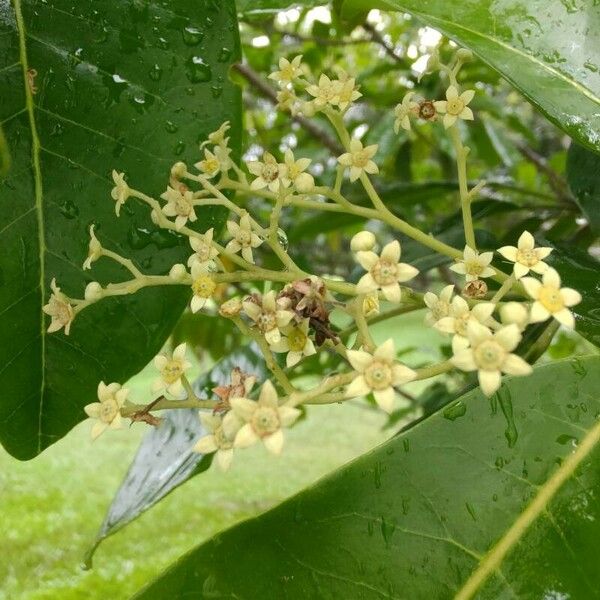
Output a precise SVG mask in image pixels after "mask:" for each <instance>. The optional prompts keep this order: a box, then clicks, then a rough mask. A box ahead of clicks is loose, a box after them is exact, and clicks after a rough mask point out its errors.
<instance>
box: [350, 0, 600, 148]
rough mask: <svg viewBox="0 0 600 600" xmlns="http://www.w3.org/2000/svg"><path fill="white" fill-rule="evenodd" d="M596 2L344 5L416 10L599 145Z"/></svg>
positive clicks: (575, 133) (363, 1) (599, 22)
mask: <svg viewBox="0 0 600 600" xmlns="http://www.w3.org/2000/svg"><path fill="white" fill-rule="evenodd" d="M594 4H595V3H594V2H586V1H583V2H571V1H568V2H567V1H565V2H548V1H547V0H533V1H532V0H513V1H511V2H498V1H497V0H462V1H461V2H449V1H448V0H429V1H428V2H423V1H422V0H377V1H375V2H373V1H371V0H369V1H368V2H367V0H346V3H345V4H344V10H345V12H346V14H348V15H352V14H353V13H354V12H357V11H360V10H364V9H365V8H380V9H384V10H385V9H387V10H398V11H402V12H410V13H412V14H413V15H414V16H415V17H418V18H419V19H420V20H422V21H423V22H425V23H427V24H428V25H430V26H431V27H435V28H436V29H438V30H439V31H441V32H443V33H444V34H446V35H447V36H448V37H450V38H452V39H453V40H455V41H456V42H458V43H459V44H461V45H463V46H466V47H467V48H470V49H471V50H472V51H473V52H475V53H476V54H477V55H478V56H479V57H480V58H481V59H482V60H484V61H485V62H486V63H488V64H489V65H490V66H491V67H493V68H494V69H496V70H497V71H498V72H500V73H501V74H502V75H503V77H505V78H506V79H507V80H508V81H509V82H510V83H511V84H513V85H514V86H515V87H516V88H517V89H518V90H519V91H520V92H521V93H522V94H523V95H524V96H525V97H526V98H527V99H528V100H529V101H530V102H532V103H533V104H534V106H536V107H537V108H538V109H539V110H540V111H541V112H542V113H543V114H544V115H546V117H548V119H550V121H552V122H553V123H555V124H556V125H558V127H560V128H561V129H563V130H564V131H565V132H566V133H568V134H569V135H570V136H571V137H573V138H575V139H577V140H578V141H579V142H581V143H582V144H584V145H585V146H588V147H589V148H592V149H596V150H600V135H599V133H598V132H599V130H600V72H599V70H598V65H599V64H600V46H599V45H598V44H594V43H584V40H586V39H590V36H593V35H594V34H593V32H595V31H598V30H599V29H600V11H598V7H597V6H595V5H594ZM575 40H580V42H575Z"/></svg>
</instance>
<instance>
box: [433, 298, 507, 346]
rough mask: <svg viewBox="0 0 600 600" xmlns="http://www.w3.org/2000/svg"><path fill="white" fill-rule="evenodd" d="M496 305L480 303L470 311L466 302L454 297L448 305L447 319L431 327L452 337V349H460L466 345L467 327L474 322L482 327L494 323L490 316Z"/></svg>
mask: <svg viewBox="0 0 600 600" xmlns="http://www.w3.org/2000/svg"><path fill="white" fill-rule="evenodd" d="M495 308H496V305H495V304H494V303H493V302H480V303H479V304H476V305H475V306H474V307H473V308H472V309H470V308H469V305H468V303H467V301H466V300H465V299H464V298H461V297H460V296H454V298H453V299H452V302H451V303H450V311H449V314H448V316H447V317H442V318H441V319H439V320H438V321H437V322H436V323H434V324H433V326H434V327H435V328H436V329H437V330H438V331H441V332H442V333H449V334H451V335H453V336H454V338H453V339H452V348H461V347H465V346H466V345H467V342H468V339H467V326H468V324H469V323H470V322H472V321H475V322H476V323H480V324H482V325H485V326H486V327H487V326H490V325H492V324H493V323H494V319H493V318H492V314H493V312H494V309H495Z"/></svg>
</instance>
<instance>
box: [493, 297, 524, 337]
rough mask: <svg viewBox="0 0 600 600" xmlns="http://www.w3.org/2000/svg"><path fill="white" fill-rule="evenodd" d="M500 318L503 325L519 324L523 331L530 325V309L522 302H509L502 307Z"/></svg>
mask: <svg viewBox="0 0 600 600" xmlns="http://www.w3.org/2000/svg"><path fill="white" fill-rule="evenodd" d="M500 320H501V321H502V324H503V325H513V324H514V325H517V327H518V328H519V329H520V330H521V331H523V330H524V329H525V327H527V325H529V311H528V310H527V307H526V306H525V305H524V304H521V303H520V302H507V303H506V304H503V305H502V307H501V308H500Z"/></svg>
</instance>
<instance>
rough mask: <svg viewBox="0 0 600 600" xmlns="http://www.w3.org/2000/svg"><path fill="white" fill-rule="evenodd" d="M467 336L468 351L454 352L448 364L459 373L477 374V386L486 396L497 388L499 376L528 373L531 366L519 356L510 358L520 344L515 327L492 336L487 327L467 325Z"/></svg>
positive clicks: (508, 327)
mask: <svg viewBox="0 0 600 600" xmlns="http://www.w3.org/2000/svg"><path fill="white" fill-rule="evenodd" d="M467 336H468V339H469V348H462V349H459V350H458V351H455V354H454V356H453V357H452V358H451V359H450V360H451V361H452V364H453V365H454V366H456V367H458V368H459V369H461V370H462V371H477V372H478V373H477V375H478V378H479V385H480V386H481V390H482V391H483V393H484V394H485V395H486V396H491V395H492V394H493V393H494V392H495V391H496V390H497V389H498V388H499V387H500V383H501V374H502V373H508V374H509V375H529V373H531V371H532V369H531V365H529V364H527V363H526V362H525V361H524V360H523V359H522V358H521V357H520V356H517V355H516V354H511V351H512V350H514V349H515V348H516V347H517V344H518V343H519V342H520V341H521V333H520V332H519V328H518V326H517V325H515V324H513V325H508V326H507V327H502V328H501V329H499V330H498V331H496V333H492V332H491V331H490V330H489V329H488V328H487V327H485V326H483V325H481V324H480V323H476V322H475V321H471V322H470V323H469V324H468V326H467Z"/></svg>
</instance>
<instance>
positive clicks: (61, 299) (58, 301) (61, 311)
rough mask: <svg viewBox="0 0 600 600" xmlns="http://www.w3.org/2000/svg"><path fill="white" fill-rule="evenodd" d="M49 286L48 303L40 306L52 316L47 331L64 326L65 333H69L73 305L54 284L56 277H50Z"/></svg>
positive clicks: (73, 314) (73, 315) (56, 329)
mask: <svg viewBox="0 0 600 600" xmlns="http://www.w3.org/2000/svg"><path fill="white" fill-rule="evenodd" d="M50 288H51V289H52V294H51V295H50V299H49V300H48V304H45V305H44V306H43V307H42V310H43V311H44V312H45V313H46V314H47V315H50V316H51V317H52V320H51V321H50V325H49V327H48V333H54V332H55V331H58V330H59V329H62V328H63V327H64V328H65V335H69V332H70V330H71V323H72V322H73V319H74V318H75V312H74V310H73V306H72V305H71V303H70V302H69V300H68V299H67V297H66V296H65V295H64V294H63V293H62V292H61V291H60V288H59V287H58V286H57V285H56V279H52V281H51V282H50Z"/></svg>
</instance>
